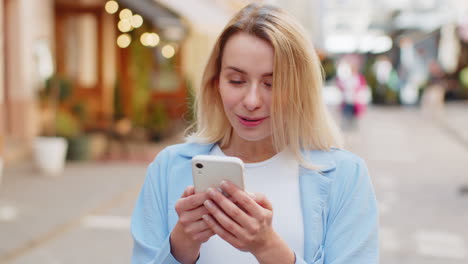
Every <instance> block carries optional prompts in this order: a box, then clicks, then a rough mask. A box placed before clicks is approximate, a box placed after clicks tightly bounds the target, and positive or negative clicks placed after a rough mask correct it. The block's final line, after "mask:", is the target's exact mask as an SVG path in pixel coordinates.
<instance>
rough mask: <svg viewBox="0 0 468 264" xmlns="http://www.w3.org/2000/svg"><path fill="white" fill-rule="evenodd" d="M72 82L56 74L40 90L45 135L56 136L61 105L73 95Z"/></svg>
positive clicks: (42, 128) (42, 130)
mask: <svg viewBox="0 0 468 264" xmlns="http://www.w3.org/2000/svg"><path fill="white" fill-rule="evenodd" d="M71 93H72V85H71V82H70V81H69V80H67V79H65V78H62V77H60V76H58V75H54V76H52V77H51V78H49V79H48V80H46V82H45V86H44V88H43V89H41V90H40V91H39V102H40V108H41V114H42V118H41V120H42V122H41V134H42V135H43V136H56V135H58V133H57V125H58V123H59V122H57V120H58V118H59V116H60V118H62V116H61V113H60V111H61V110H59V109H60V106H61V105H62V104H63V103H64V102H65V101H66V100H67V99H68V98H69V97H70V96H71Z"/></svg>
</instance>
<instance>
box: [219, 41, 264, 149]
mask: <svg viewBox="0 0 468 264" xmlns="http://www.w3.org/2000/svg"><path fill="white" fill-rule="evenodd" d="M272 81H273V47H272V46H271V45H270V44H269V43H268V42H266V41H264V40H262V39H260V38H257V37H254V36H252V35H249V34H246V33H238V34H235V35H233V36H232V37H231V38H230V39H229V40H228V41H227V43H226V45H225V46H224V51H223V57H222V61H221V72H220V76H219V92H220V94H221V99H222V101H223V105H224V111H225V113H226V115H227V118H228V119H229V122H230V123H231V125H232V127H233V130H234V134H233V137H234V138H233V139H236V137H239V138H240V139H243V140H246V141H260V140H265V139H270V136H271V116H270V114H271V110H270V108H271V97H272V87H271V85H272Z"/></svg>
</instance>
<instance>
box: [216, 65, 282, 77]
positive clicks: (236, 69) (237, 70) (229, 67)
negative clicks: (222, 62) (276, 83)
mask: <svg viewBox="0 0 468 264" xmlns="http://www.w3.org/2000/svg"><path fill="white" fill-rule="evenodd" d="M224 68H225V69H230V70H233V71H236V72H238V73H242V74H246V72H245V71H243V70H241V69H239V68H237V67H234V66H226V67H224ZM262 76H273V73H272V72H268V73H264V74H262Z"/></svg>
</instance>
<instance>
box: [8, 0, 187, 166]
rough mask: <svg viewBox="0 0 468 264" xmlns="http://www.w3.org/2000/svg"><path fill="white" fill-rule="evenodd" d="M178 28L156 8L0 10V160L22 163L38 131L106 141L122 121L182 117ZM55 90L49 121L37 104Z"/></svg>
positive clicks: (147, 4) (19, 0)
mask: <svg viewBox="0 0 468 264" xmlns="http://www.w3.org/2000/svg"><path fill="white" fill-rule="evenodd" d="M109 2H113V3H112V4H113V5H108V3H109ZM123 10H125V11H124V12H122V11H123ZM129 12H130V14H129ZM125 16H129V17H125ZM122 21H124V22H125V23H127V22H130V23H133V24H131V25H129V27H127V26H128V25H125V23H122ZM184 23H185V22H183V21H182V19H181V18H180V17H179V16H178V15H177V14H176V13H175V12H172V11H170V10H168V9H167V8H166V7H164V6H162V5H161V4H159V3H157V2H154V1H146V0H140V1H123V0H122V1H118V2H117V1H106V0H78V1H76V0H1V1H0V58H1V60H0V157H2V158H3V159H4V160H5V162H6V164H7V165H8V163H10V162H13V161H21V160H25V159H29V157H30V153H31V149H32V146H33V141H34V139H35V138H36V137H37V136H39V135H42V133H43V130H42V128H43V127H42V125H43V123H44V122H53V123H55V125H54V126H56V129H55V131H54V132H55V133H56V134H59V132H60V131H59V128H60V127H62V128H64V129H65V130H66V131H65V132H64V133H68V134H73V135H76V134H82V133H85V132H88V131H99V132H102V133H109V131H110V130H111V129H112V128H113V127H114V125H115V121H116V120H118V119H125V118H126V119H129V120H130V121H131V122H132V123H137V124H138V125H140V126H142V128H154V127H157V128H159V127H160V126H161V124H162V123H163V122H166V121H167V120H168V119H171V118H177V117H179V116H181V115H183V114H184V113H185V111H186V100H187V92H186V80H185V79H184V77H183V76H182V75H183V72H182V70H181V69H182V55H181V54H182V52H181V50H182V49H183V45H182V41H183V40H184V38H186V34H187V31H188V30H187V28H186V25H185V24H184ZM127 24H128V23H127ZM145 33H146V34H145ZM143 35H144V36H145V37H143ZM158 44H159V45H158ZM54 85H56V86H58V102H57V103H56V104H57V106H56V108H57V110H56V111H55V113H53V116H52V119H53V120H48V119H51V116H50V112H51V111H50V109H44V103H47V102H46V100H43V95H44V94H47V93H50V90H51V89H53V87H54ZM155 102H156V104H157V105H158V107H152V106H151V104H152V103H155ZM62 112H63V113H65V115H62ZM64 118H65V119H64ZM64 120H65V121H64ZM56 122H63V124H57V123H56ZM151 122H152V123H151ZM163 125H164V124H163ZM72 130H76V131H72ZM68 134H67V135H68Z"/></svg>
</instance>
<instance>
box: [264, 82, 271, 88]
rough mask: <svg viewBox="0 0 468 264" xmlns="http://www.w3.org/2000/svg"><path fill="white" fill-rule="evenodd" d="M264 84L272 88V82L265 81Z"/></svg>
mask: <svg viewBox="0 0 468 264" xmlns="http://www.w3.org/2000/svg"><path fill="white" fill-rule="evenodd" d="M263 84H265V86H266V87H268V88H271V83H269V82H264V83H263Z"/></svg>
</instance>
